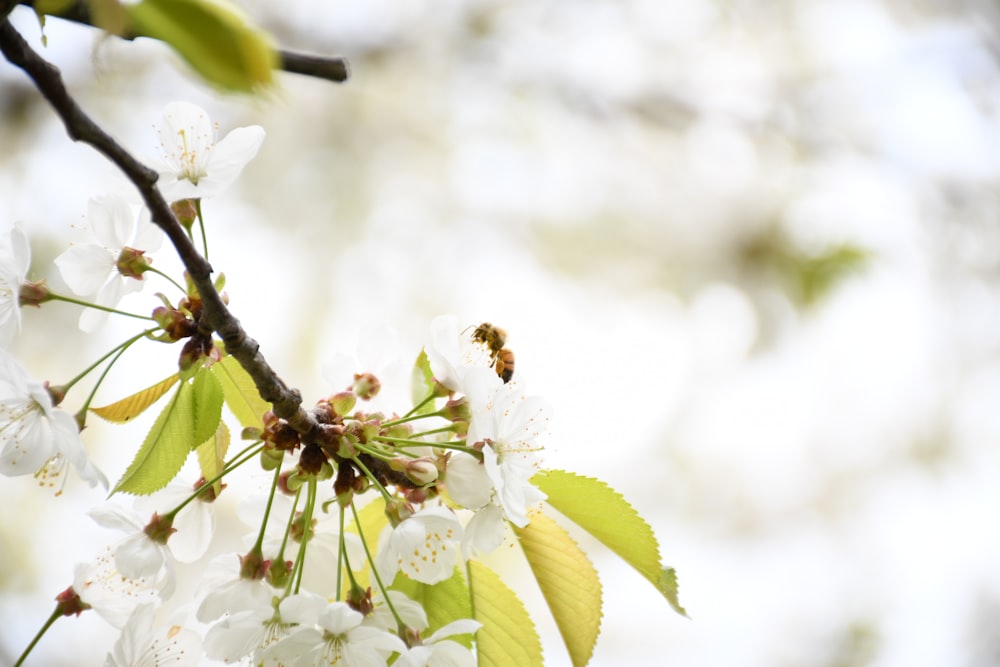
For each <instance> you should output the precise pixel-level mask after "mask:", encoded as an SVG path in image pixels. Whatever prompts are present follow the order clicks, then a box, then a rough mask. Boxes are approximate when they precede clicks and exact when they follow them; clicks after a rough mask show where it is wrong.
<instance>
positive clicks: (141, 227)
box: [130, 208, 164, 253]
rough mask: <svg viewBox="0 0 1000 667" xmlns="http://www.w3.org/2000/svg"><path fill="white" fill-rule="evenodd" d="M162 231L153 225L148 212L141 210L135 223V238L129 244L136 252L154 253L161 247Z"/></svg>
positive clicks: (144, 209)
mask: <svg viewBox="0 0 1000 667" xmlns="http://www.w3.org/2000/svg"><path fill="white" fill-rule="evenodd" d="M163 236H164V235H163V230H162V229H160V228H159V227H157V226H156V225H154V224H153V222H152V220H151V219H150V217H149V210H148V209H146V208H143V209H142V210H141V211H140V212H139V218H138V220H137V221H136V228H135V238H134V239H133V240H132V243H131V244H130V245H131V247H133V248H135V249H136V250H145V251H146V252H147V253H150V252H156V251H157V250H159V249H160V246H161V245H163Z"/></svg>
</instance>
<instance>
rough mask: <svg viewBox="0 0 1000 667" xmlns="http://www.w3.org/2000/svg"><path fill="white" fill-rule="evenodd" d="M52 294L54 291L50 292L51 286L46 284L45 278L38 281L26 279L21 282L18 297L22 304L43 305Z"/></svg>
mask: <svg viewBox="0 0 1000 667" xmlns="http://www.w3.org/2000/svg"><path fill="white" fill-rule="evenodd" d="M51 295H52V293H51V292H49V288H48V287H46V286H45V280H39V281H37V282H31V281H30V280H25V281H24V282H23V283H21V289H20V291H19V292H18V298H19V300H20V303H21V305H22V306H41V305H42V304H43V303H45V302H46V301H48V300H49V298H50V297H51Z"/></svg>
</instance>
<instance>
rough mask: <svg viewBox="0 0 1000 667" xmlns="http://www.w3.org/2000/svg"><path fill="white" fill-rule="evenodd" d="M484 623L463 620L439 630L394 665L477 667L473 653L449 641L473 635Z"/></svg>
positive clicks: (408, 650) (406, 666)
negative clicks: (459, 636)
mask: <svg viewBox="0 0 1000 667" xmlns="http://www.w3.org/2000/svg"><path fill="white" fill-rule="evenodd" d="M482 625H483V624H482V623H480V622H479V621H474V620H472V619H468V618H463V619H461V620H458V621H452V622H451V623H448V624H447V625H445V626H442V627H441V628H439V629H438V630H437V631H436V632H434V633H433V634H432V635H431V636H430V637H427V638H426V639H424V640H423V643H422V644H420V645H419V646H414V647H412V648H409V649H407V651H406V653H404V654H402V655H401V656H400V657H399V660H397V661H396V662H394V663H393V665H395V666H398V667H475V666H476V657H475V655H473V653H472V651H471V650H470V649H468V648H466V647H465V646H462V645H461V644H459V643H458V642H456V641H452V640H450V639H448V637H454V636H455V635H466V634H472V633H474V632H475V631H476V630H478V629H479V628H481V627H482Z"/></svg>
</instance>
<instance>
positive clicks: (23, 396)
mask: <svg viewBox="0 0 1000 667" xmlns="http://www.w3.org/2000/svg"><path fill="white" fill-rule="evenodd" d="M263 136H264V133H263V130H262V129H261V128H259V127H248V128H240V129H237V130H234V131H233V132H231V133H230V134H228V135H227V136H226V137H225V138H224V139H222V140H220V141H216V138H215V137H216V130H215V127H214V126H213V124H212V123H211V121H210V120H209V118H208V116H207V114H205V112H204V111H202V110H201V109H198V108H197V107H194V106H192V105H188V104H182V103H175V104H172V105H170V106H169V107H168V108H167V110H166V112H165V115H164V123H163V125H162V126H161V127H160V140H161V143H162V145H163V149H164V150H163V157H162V160H161V163H160V165H159V166H160V172H161V178H160V184H161V188H162V190H163V192H164V194H165V195H166V196H167V197H168V199H169V200H170V201H172V202H173V208H174V210H175V212H176V213H177V215H178V219H179V220H180V221H181V222H182V224H184V225H185V227H186V228H187V230H188V232H189V234H191V235H192V237H193V236H194V234H193V233H192V228H193V225H194V222H195V221H196V220H197V221H198V222H199V224H201V225H203V221H202V216H201V199H202V198H203V197H207V196H210V195H212V194H216V193H218V192H220V191H221V190H222V189H224V188H225V187H226V186H227V185H228V184H229V183H230V182H231V181H233V180H234V179H235V178H236V176H238V174H239V173H240V171H241V170H242V168H243V166H244V164H245V163H246V162H247V161H248V160H250V159H251V158H252V157H253V156H254V155H255V154H256V152H257V150H258V148H259V146H260V144H261V142H262V140H263ZM88 218H89V221H90V226H91V228H92V230H93V232H94V236H95V242H94V243H90V244H84V245H76V246H72V247H70V248H69V249H68V250H67V251H66V252H64V253H63V254H62V255H60V256H59V257H58V258H57V259H56V265H57V267H58V269H59V271H60V273H61V275H62V277H63V279H64V280H65V282H66V284H67V285H68V286H69V287H70V288H71V289H72V290H73V292H74V293H75V295H76V297H68V296H62V295H58V294H56V293H55V292H53V291H51V290H50V289H49V288H48V287H47V286H46V285H45V283H44V281H39V282H31V281H29V280H28V279H27V272H28V267H29V266H30V253H29V247H28V243H27V239H26V237H25V235H24V234H23V233H22V232H21V231H20V230H19V229H17V228H15V229H13V230H10V231H9V233H7V234H6V235H5V236H3V237H2V238H0V473H3V474H5V475H10V476H14V475H23V474H34V475H35V476H36V477H38V478H39V479H41V480H42V481H43V482H44V483H46V484H55V482H56V480H59V485H58V488H59V489H60V490H61V489H62V485H63V484H65V479H66V475H65V472H66V470H67V468H68V466H70V465H72V467H73V469H74V470H75V471H76V473H77V474H78V475H79V476H80V477H81V478H82V479H84V480H85V481H86V482H88V483H89V484H90V485H91V486H97V485H100V486H102V487H104V488H105V489H107V488H108V482H107V479H106V478H105V476H104V475H103V474H102V473H101V471H100V470H98V469H97V467H96V466H95V465H94V464H93V463H92V462H91V460H90V458H89V457H88V455H87V452H86V449H85V448H84V445H83V441H82V439H81V437H80V431H81V430H82V428H83V425H84V424H85V421H86V417H87V415H88V412H89V405H90V402H91V400H92V399H93V398H94V395H95V392H96V391H97V389H98V387H99V386H100V380H98V381H97V382H96V383H94V386H93V388H92V390H91V392H90V394H89V395H88V396H87V398H86V400H85V401H84V402H83V407H82V408H81V409H80V411H79V412H78V413H77V414H75V415H73V414H70V413H69V412H66V411H65V410H63V409H62V408H61V407H59V406H60V405H61V404H62V401H63V399H64V398H65V396H66V394H67V392H68V391H70V390H71V389H72V388H73V387H74V386H75V385H77V383H78V382H79V381H80V380H81V378H83V377H85V376H87V375H88V374H89V373H90V372H91V371H93V370H94V369H95V368H98V367H99V366H100V365H101V364H103V363H104V362H108V363H109V364H113V363H114V362H115V361H117V359H118V358H120V357H121V356H122V355H123V354H124V353H125V352H126V351H127V350H128V349H129V348H130V346H132V345H133V344H134V343H136V342H138V341H141V340H144V339H151V340H157V341H161V342H168V343H173V342H181V341H183V346H182V348H183V349H182V351H181V353H180V359H179V368H180V382H181V384H182V385H183V384H184V383H186V382H188V381H190V380H192V378H194V377H195V376H196V375H197V374H198V373H202V372H205V373H206V374H207V373H208V370H206V369H211V368H212V367H213V366H214V365H215V364H218V363H220V362H222V361H223V352H222V351H221V350H220V349H219V348H218V347H217V345H216V341H215V340H214V339H213V338H212V336H211V335H210V334H208V333H206V332H205V327H203V326H200V322H199V320H200V318H201V315H202V307H201V301H200V297H199V295H198V294H197V291H196V290H194V289H193V288H191V287H190V285H188V286H187V287H184V286H182V285H181V284H180V283H179V282H175V281H174V280H173V279H172V278H170V277H169V276H166V275H165V274H163V273H162V272H160V271H158V270H157V269H154V268H153V266H152V259H151V257H150V253H153V252H155V251H156V250H157V249H158V247H159V245H160V244H161V242H162V233H161V232H160V230H159V228H158V227H156V226H154V225H153V224H152V223H151V221H150V216H149V213H148V212H147V211H146V209H144V208H143V207H142V206H139V205H138V204H133V203H131V202H129V201H128V200H126V199H124V198H121V197H116V196H107V197H102V198H97V199H94V200H93V201H91V203H90V206H89V210H88ZM202 231H204V230H202ZM202 238H203V239H204V238H205V235H204V233H203V234H202ZM150 273H153V274H157V275H158V276H160V277H162V278H163V279H164V280H167V281H169V282H170V283H172V284H173V285H174V286H175V287H176V288H177V289H179V290H180V291H181V292H182V294H183V296H182V297H180V298H178V299H177V300H176V302H175V303H172V302H170V301H169V300H168V299H167V297H165V296H164V295H162V294H158V295H157V296H158V297H159V304H160V305H158V306H157V307H156V308H155V309H154V310H153V311H152V315H151V316H148V317H145V316H139V315H135V314H133V313H128V312H123V311H119V310H117V307H118V305H119V302H120V301H121V299H122V298H123V297H124V296H125V295H127V294H129V293H132V292H136V291H138V290H140V289H142V287H143V285H144V284H145V278H146V277H147V275H148V274H150ZM81 299H87V300H86V301H83V300H81ZM49 301H64V302H71V303H76V304H82V305H85V306H88V307H87V308H86V309H85V310H84V313H83V316H82V317H81V319H80V327H81V328H82V329H84V330H85V331H92V330H94V329H95V328H96V327H98V326H100V324H101V322H102V320H103V318H104V317H105V316H107V315H108V314H109V313H120V314H124V315H128V316H130V317H142V318H143V319H145V320H146V328H145V329H143V330H142V331H141V332H139V333H138V334H136V335H135V336H133V337H131V338H129V339H128V340H127V341H125V342H124V343H122V344H121V345H118V346H117V347H115V348H114V349H113V350H112V351H111V352H110V353H109V354H107V355H105V356H104V357H102V358H101V359H100V360H99V361H98V362H97V363H95V364H94V365H92V366H91V367H89V368H88V369H86V370H85V371H84V372H83V373H81V375H80V376H78V377H76V378H74V379H72V380H71V381H70V382H67V383H65V384H63V385H59V386H50V385H48V384H43V383H39V382H36V381H34V380H32V379H30V378H29V376H28V375H27V373H26V371H25V370H24V369H23V368H22V367H21V366H20V365H19V364H18V362H17V361H16V360H15V359H14V358H13V356H11V354H10V353H9V352H7V350H6V347H7V346H8V344H9V343H10V342H11V341H12V340H13V339H14V337H15V335H16V334H17V332H18V330H19V328H20V324H21V310H20V309H21V306H22V305H36V306H37V305H41V304H42V303H46V302H49ZM467 332H468V328H466V329H462V328H461V326H460V325H459V323H458V322H457V320H456V319H455V318H454V317H450V316H445V317H441V318H438V319H437V320H435V321H434V322H433V323H432V325H431V328H430V332H429V334H428V337H427V340H426V342H425V345H424V354H423V355H421V357H420V360H419V361H418V364H417V369H418V371H422V381H421V382H420V383H418V384H417V386H418V387H419V388H420V390H421V391H422V392H423V396H422V397H418V400H417V401H416V405H415V406H413V407H412V409H409V410H408V411H405V412H404V413H402V414H400V413H398V412H395V411H392V412H384V411H377V410H374V409H363V407H364V406H368V405H372V403H371V401H372V400H373V399H375V398H376V396H378V395H379V393H380V390H381V380H380V378H378V377H377V376H375V375H374V374H372V373H370V372H359V373H354V374H353V377H352V378H351V379H350V380H349V381H348V383H347V386H346V387H345V388H344V389H342V390H339V391H336V392H334V393H333V394H332V395H330V396H328V397H326V398H324V399H322V400H320V401H319V402H318V403H317V404H316V405H315V406H314V407H313V408H312V410H311V411H310V413H309V414H310V415H311V416H312V418H313V422H314V427H313V428H312V429H311V430H309V432H306V433H303V432H300V431H299V430H296V429H295V428H293V427H292V425H291V424H290V423H289V422H287V421H285V420H284V419H281V418H279V417H277V416H275V415H274V414H273V413H270V412H267V413H264V414H263V415H262V416H261V415H258V417H259V425H258V426H255V427H247V425H246V424H243V425H244V427H245V428H244V429H243V432H242V434H243V439H244V440H245V441H249V443H250V444H249V445H248V446H247V447H246V448H245V449H243V450H242V451H241V452H240V453H238V454H236V455H235V456H231V457H230V458H229V459H228V460H226V461H221V460H220V462H219V466H218V469H217V470H216V473H217V474H215V475H214V476H210V475H209V474H208V473H207V472H205V470H206V469H205V468H204V467H203V468H202V470H203V472H205V475H204V476H203V477H202V478H201V479H199V480H198V481H197V482H196V483H195V484H194V485H193V486H186V485H182V484H176V483H172V484H170V485H169V486H166V482H167V481H168V480H166V479H165V480H164V484H162V485H160V487H164V486H165V488H162V490H158V491H157V492H156V493H152V494H149V495H144V496H140V497H138V498H137V499H136V501H135V503H134V507H133V508H124V507H121V506H119V505H116V504H113V503H108V504H106V505H104V506H100V507H97V508H94V509H92V510H91V511H90V515H91V517H92V518H93V519H94V520H95V521H96V522H97V523H98V524H100V525H101V526H104V527H107V528H112V529H116V530H119V531H121V532H122V533H124V537H122V538H121V539H120V540H119V541H117V542H115V543H113V544H111V545H109V546H108V548H107V550H106V551H105V552H103V553H102V554H101V555H100V556H99V557H97V558H95V559H93V560H90V561H87V562H83V563H80V564H78V565H77V567H76V569H75V576H74V580H73V583H72V585H71V586H70V587H69V588H67V589H66V590H65V591H63V592H62V593H61V594H60V595H59V596H58V597H57V601H58V607H57V611H58V612H59V613H60V614H62V615H67V616H68V615H71V614H79V613H81V612H82V611H84V610H86V609H94V610H96V611H97V612H98V613H99V614H100V616H101V617H102V618H104V620H106V621H107V622H108V623H110V624H112V625H113V626H115V627H116V628H120V629H121V633H122V634H121V637H120V639H119V641H118V643H117V644H116V645H115V646H114V647H113V649H112V650H111V651H110V652H109V653H108V655H107V658H106V662H105V664H106V665H108V666H112V667H117V666H121V667H124V666H126V665H137V664H172V665H198V664H208V663H209V662H210V661H218V662H220V663H240V664H250V665H281V666H284V667H297V666H310V667H311V666H314V665H345V666H347V665H350V666H353V667H357V666H361V667H364V666H377V665H387V664H390V663H391V664H393V665H400V666H402V667H422V666H425V665H426V666H431V667H439V666H441V667H443V666H459V667H461V666H471V665H474V664H475V662H476V660H475V653H474V651H473V650H472V645H473V641H474V635H475V633H476V631H477V629H478V628H479V627H480V624H479V623H478V622H477V621H475V620H472V619H469V618H453V619H449V620H448V621H447V622H444V623H443V624H440V627H432V625H431V623H429V621H428V617H427V614H426V612H425V610H424V609H423V608H422V607H421V606H420V605H419V604H418V603H417V602H415V601H414V600H413V599H411V597H409V596H407V595H406V594H405V593H404V590H405V591H411V592H412V591H413V590H414V588H413V586H432V585H435V584H438V583H441V582H444V581H446V580H449V579H452V578H453V577H455V578H461V576H462V575H461V572H462V569H461V566H462V565H463V563H464V561H466V560H467V559H469V558H474V557H476V556H477V555H480V554H484V553H489V552H492V551H494V550H495V549H497V548H498V547H499V546H500V545H501V544H502V543H503V542H504V540H505V534H506V530H507V525H508V523H509V524H513V525H514V526H517V527H524V526H526V525H527V524H528V522H529V520H530V517H531V512H532V509H533V508H534V507H536V506H537V505H539V503H540V502H541V501H542V500H544V498H545V496H544V494H543V493H542V492H541V491H540V490H538V489H537V488H536V487H535V486H534V485H533V484H532V482H531V479H532V477H533V476H534V475H535V474H536V473H537V472H538V468H539V464H540V457H539V453H540V450H541V447H542V444H541V441H542V439H543V435H544V433H545V430H546V427H547V422H548V419H549V408H548V407H547V405H546V404H545V403H544V402H543V401H542V400H541V399H539V398H537V397H531V396H527V395H526V394H525V390H524V385H523V382H522V381H521V380H520V378H512V377H511V374H512V366H511V368H509V369H507V371H506V372H498V370H497V368H495V366H496V364H495V362H496V356H497V351H496V350H495V349H491V348H490V347H489V346H488V345H485V344H484V341H483V340H481V339H479V338H477V337H476V336H470V335H468V333H467ZM108 360H110V361H108ZM418 374H419V373H418ZM100 377H101V379H103V377H104V374H101V375H100ZM345 379H346V378H345ZM192 391H193V390H192ZM220 409H221V399H220ZM217 433H219V434H223V433H224V434H226V435H225V438H224V439H226V441H227V443H228V440H227V439H228V431H227V430H225V429H224V425H221V424H220V426H219V430H218V431H217ZM219 437H220V438H222V436H219ZM189 444H190V447H189V448H188V449H186V450H184V451H185V453H186V452H187V451H189V450H190V449H194V448H196V447H197V446H198V445H200V444H202V443H200V442H193V443H189ZM255 462H256V463H259V466H260V467H261V468H263V470H264V471H265V474H266V475H267V479H268V484H267V485H266V490H265V491H264V492H263V493H262V494H259V495H257V496H254V495H253V494H246V495H245V500H244V501H243V502H242V504H241V507H240V517H241V519H242V520H243V521H244V522H245V523H247V525H249V526H250V527H251V529H252V530H251V532H250V534H249V535H247V537H246V540H245V543H244V544H243V545H242V546H240V547H238V548H233V547H231V546H226V547H223V552H224V553H222V554H221V555H220V556H218V557H216V558H214V559H212V560H211V562H210V564H209V565H208V566H207V567H206V568H204V580H203V582H202V585H201V586H200V587H199V589H198V590H200V591H202V594H201V597H200V600H199V601H198V604H197V606H196V609H193V610H192V613H191V614H189V615H188V616H187V617H184V618H181V617H176V616H175V617H171V618H170V619H169V620H167V619H164V618H162V616H163V614H165V613H166V612H165V611H164V610H165V607H164V606H163V603H164V602H165V601H166V600H169V599H171V597H172V596H173V594H174V591H175V589H176V581H175V580H176V576H177V575H176V569H177V568H176V563H177V562H178V561H179V562H185V563H191V562H198V561H201V560H205V559H207V558H208V556H207V555H206V554H207V552H208V549H209V544H210V543H211V542H212V541H213V539H214V538H216V537H217V533H218V532H220V531H216V528H215V512H214V509H213V507H214V506H213V502H212V501H214V500H215V499H216V498H217V497H218V496H219V494H220V493H223V492H224V489H225V488H226V485H225V484H224V483H223V479H224V478H225V477H226V476H227V475H229V474H230V473H232V472H233V471H234V470H236V469H238V468H240V467H242V466H244V465H247V464H251V463H255ZM178 467H179V466H178ZM171 474H176V471H173V472H172V473H171ZM206 477H209V478H208V479H206ZM120 488H121V482H120V483H119V485H118V486H116V489H120ZM369 506H370V507H373V508H375V510H377V511H368V510H367V509H366V508H367V507H369ZM348 522H350V524H351V525H348Z"/></svg>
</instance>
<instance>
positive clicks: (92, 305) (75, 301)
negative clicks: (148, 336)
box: [47, 292, 153, 320]
mask: <svg viewBox="0 0 1000 667" xmlns="http://www.w3.org/2000/svg"><path fill="white" fill-rule="evenodd" d="M47 300H48V301H64V302H66V303H72V304H74V305H76V306H83V307H84V308H95V309H97V310H103V311H104V312H106V313H111V314H113V315H124V316H125V317H134V318H135V319H137V320H151V319H153V318H152V317H150V316H149V315H139V314H138V313H129V312H126V311H124V310H118V309H117V308H110V307H108V306H102V305H100V304H97V303H90V302H89V301H81V300H80V299H74V298H73V297H71V296H65V295H63V294H56V293H55V292H50V293H49V298H48V299H47Z"/></svg>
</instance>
